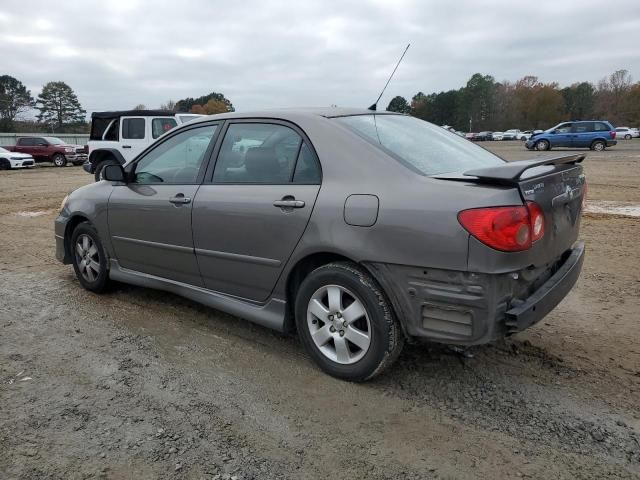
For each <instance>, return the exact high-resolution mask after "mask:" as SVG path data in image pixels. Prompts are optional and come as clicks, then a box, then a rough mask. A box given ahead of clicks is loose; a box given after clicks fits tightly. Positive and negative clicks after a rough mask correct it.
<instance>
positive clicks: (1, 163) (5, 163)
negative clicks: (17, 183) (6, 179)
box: [0, 158, 11, 170]
mask: <svg viewBox="0 0 640 480" xmlns="http://www.w3.org/2000/svg"><path fill="white" fill-rule="evenodd" d="M0 170H11V162H9V160H7V159H6V158H0Z"/></svg>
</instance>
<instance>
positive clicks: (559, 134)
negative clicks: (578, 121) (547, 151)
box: [549, 123, 573, 147]
mask: <svg viewBox="0 0 640 480" xmlns="http://www.w3.org/2000/svg"><path fill="white" fill-rule="evenodd" d="M572 137H573V135H572V133H571V124H570V123H563V124H561V125H558V128H556V129H555V130H554V131H553V133H552V134H551V135H550V136H549V138H550V139H551V146H552V147H571V146H572Z"/></svg>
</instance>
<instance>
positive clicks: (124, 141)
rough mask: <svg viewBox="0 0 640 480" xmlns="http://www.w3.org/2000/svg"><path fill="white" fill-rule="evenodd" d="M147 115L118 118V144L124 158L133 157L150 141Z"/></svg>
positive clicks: (129, 158)
mask: <svg viewBox="0 0 640 480" xmlns="http://www.w3.org/2000/svg"><path fill="white" fill-rule="evenodd" d="M147 120H148V117H122V118H121V119H120V146H121V149H120V151H121V153H122V156H123V157H124V159H125V160H127V161H129V160H131V159H132V158H135V157H136V156H137V155H138V154H139V153H140V152H142V150H144V149H145V147H146V146H147V145H148V144H149V143H150V141H149V138H150V137H151V131H150V127H148V126H147Z"/></svg>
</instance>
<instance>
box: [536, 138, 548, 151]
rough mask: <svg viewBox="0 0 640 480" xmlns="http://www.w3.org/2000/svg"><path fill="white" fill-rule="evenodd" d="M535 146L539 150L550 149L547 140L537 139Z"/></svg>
mask: <svg viewBox="0 0 640 480" xmlns="http://www.w3.org/2000/svg"><path fill="white" fill-rule="evenodd" d="M535 148H536V150H538V151H540V152H545V151H547V150H551V144H550V143H549V141H548V140H538V141H537V142H536V145H535Z"/></svg>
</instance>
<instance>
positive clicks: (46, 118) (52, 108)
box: [36, 82, 87, 127]
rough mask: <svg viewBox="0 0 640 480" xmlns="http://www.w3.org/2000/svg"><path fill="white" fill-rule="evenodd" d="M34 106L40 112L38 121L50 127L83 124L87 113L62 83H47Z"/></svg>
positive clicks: (74, 95) (67, 86) (68, 88)
mask: <svg viewBox="0 0 640 480" xmlns="http://www.w3.org/2000/svg"><path fill="white" fill-rule="evenodd" d="M36 105H37V108H38V110H40V114H39V115H38V121H39V122H44V123H46V124H49V125H51V126H52V127H62V126H63V125H65V124H70V123H80V122H83V121H84V119H85V114H86V113H87V112H86V110H83V109H82V106H81V105H80V102H79V101H78V97H77V96H76V94H75V93H74V91H73V90H72V89H71V87H70V86H69V85H67V84H66V83H64V82H49V83H47V84H46V85H45V86H44V87H42V92H41V93H40V95H38V99H37V100H36Z"/></svg>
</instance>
